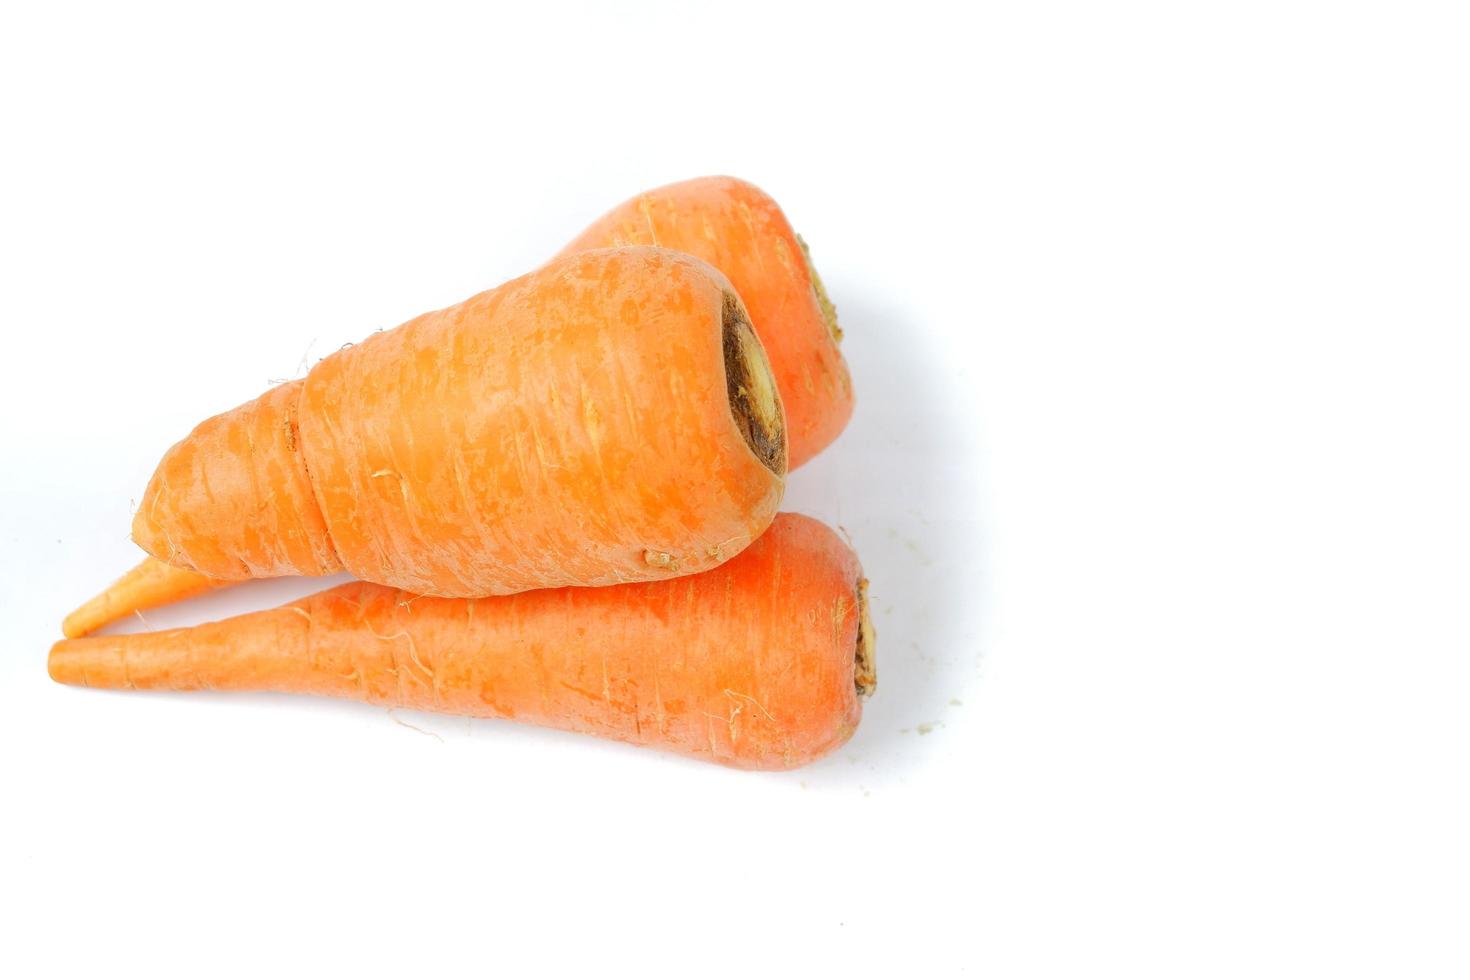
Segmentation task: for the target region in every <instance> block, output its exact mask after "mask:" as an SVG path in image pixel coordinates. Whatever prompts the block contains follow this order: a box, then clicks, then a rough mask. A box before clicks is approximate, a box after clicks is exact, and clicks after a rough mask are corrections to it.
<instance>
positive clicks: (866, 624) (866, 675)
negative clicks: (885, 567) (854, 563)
mask: <svg viewBox="0 0 1470 980" xmlns="http://www.w3.org/2000/svg"><path fill="white" fill-rule="evenodd" d="M857 592H858V634H857V650H856V653H855V654H854V656H853V663H852V680H853V684H854V685H855V686H856V687H857V692H858V695H859V696H860V697H865V698H866V697H869V696H871V695H872V693H873V692H874V691H875V690H877V689H878V661H877V660H876V659H875V653H876V652H877V646H878V633H877V631H876V630H874V629H873V617H872V614H871V613H870V612H869V611H868V580H867V579H865V578H860V579H858V584H857Z"/></svg>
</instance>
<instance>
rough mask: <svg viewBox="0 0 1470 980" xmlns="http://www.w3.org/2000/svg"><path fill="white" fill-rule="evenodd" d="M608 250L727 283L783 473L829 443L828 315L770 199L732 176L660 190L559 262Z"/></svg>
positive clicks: (832, 335)
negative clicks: (679, 256)
mask: <svg viewBox="0 0 1470 980" xmlns="http://www.w3.org/2000/svg"><path fill="white" fill-rule="evenodd" d="M613 245H658V246H662V247H664V248H674V249H678V250H679V251H681V252H687V253H689V254H690V255H694V256H697V257H698V258H701V259H703V260H704V261H706V262H708V263H709V264H710V265H713V266H714V267H715V268H717V269H719V270H720V271H721V272H723V273H724V274H725V275H726V276H728V277H729V279H730V282H731V283H732V284H734V286H735V289H736V291H737V292H739V294H740V298H741V299H743V300H744V301H745V306H746V309H747V310H749V312H750V319H751V323H752V324H753V325H754V327H755V332H756V334H757V335H758V336H759V337H760V339H761V343H762V344H764V345H765V348H766V353H767V355H768V356H769V357H770V360H771V370H772V371H773V373H774V374H775V376H776V387H777V388H778V389H779V390H780V392H781V400H782V403H783V404H784V405H785V407H786V421H787V439H788V444H789V454H790V459H791V464H790V465H791V467H792V468H793V469H795V468H796V467H798V466H800V465H801V464H802V463H805V462H806V461H807V460H809V459H811V458H812V457H813V456H815V455H816V454H817V453H818V452H820V451H821V450H822V449H823V448H824V447H826V446H827V445H828V444H830V443H831V442H832V440H834V439H836V438H837V436H838V435H839V434H840V433H841V432H842V430H843V428H844V427H845V426H846V425H847V421H848V419H849V418H851V416H852V409H853V391H852V379H851V376H850V375H849V373H848V370H847V363H846V361H844V360H843V358H842V352H841V350H840V349H839V347H838V337H839V336H840V331H839V330H837V329H836V323H835V312H834V313H833V318H834V319H833V323H832V324H831V325H829V324H828V322H827V316H826V314H825V313H824V310H823V305H822V299H821V298H820V297H819V291H818V290H819V286H818V282H819V280H817V279H816V276H815V273H814V272H813V269H812V266H811V264H810V261H809V259H808V258H807V256H806V254H805V251H806V250H805V246H804V245H803V243H802V242H801V241H800V240H799V239H798V238H797V235H796V233H795V232H794V231H793V230H792V228H791V223H790V222H789V221H787V220H786V215H785V214H783V213H782V211H781V208H780V207H779V206H778V205H777V204H776V202H775V200H773V199H772V198H771V197H770V195H768V194H766V193H765V192H764V191H762V190H761V189H760V188H758V187H756V186H754V185H753V184H749V183H747V182H745V181H743V180H738V179H736V178H734V177H699V178H696V179H694V180H686V181H682V182H680V183H677V184H669V185H668V186H665V187H660V188H658V189H656V190H652V191H648V192H646V193H644V194H639V195H638V196H637V197H634V198H632V199H630V200H628V201H625V202H624V203H622V204H620V205H618V206H617V207H616V208H614V209H613V210H611V211H609V212H608V213H607V214H605V215H603V216H602V217H601V218H599V219H598V220H597V221H595V222H594V223H593V224H592V225H591V226H589V227H588V228H587V229H586V230H585V231H583V232H582V233H581V234H580V235H578V236H577V237H576V238H575V239H573V240H572V242H571V243H570V244H569V245H567V246H566V248H564V249H563V250H562V251H561V252H560V253H559V255H561V256H566V255H570V254H573V253H575V252H578V251H581V250H584V249H589V248H603V247H607V246H613ZM821 295H822V296H824V295H825V294H821Z"/></svg>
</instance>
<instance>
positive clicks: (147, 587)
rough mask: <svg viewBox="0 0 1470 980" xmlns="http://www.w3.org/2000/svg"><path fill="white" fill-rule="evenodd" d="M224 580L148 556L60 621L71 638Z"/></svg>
mask: <svg viewBox="0 0 1470 980" xmlns="http://www.w3.org/2000/svg"><path fill="white" fill-rule="evenodd" d="M220 585H221V583H220V582H219V580H217V579H212V578H209V577H207V576H204V575H200V574H199V573H198V572H191V571H189V570H188V569H187V568H178V567H177V566H174V565H169V564H166V563H165V562H161V561H159V560H158V559H156V558H151V557H150V558H145V559H143V561H141V562H139V563H138V564H137V565H135V566H134V567H133V568H132V569H130V570H129V571H128V572H127V574H125V575H124V576H123V577H122V578H120V579H118V580H117V581H116V582H114V583H112V584H111V585H110V586H108V587H107V588H106V589H105V590H104V591H103V592H101V593H99V594H98V595H96V596H94V597H93V598H92V599H89V600H88V601H87V602H86V604H84V605H82V606H81V607H80V608H78V609H77V610H76V611H75V612H73V613H72V614H71V615H69V616H67V617H66V619H65V620H63V621H62V624H61V634H62V635H63V636H65V637H67V638H68V639H75V638H77V637H79V636H86V635H87V634H88V633H90V632H92V631H93V630H95V629H99V628H101V627H103V626H105V625H107V624H108V623H110V622H112V621H113V620H115V619H118V618H120V617H122V616H129V615H132V614H133V613H135V612H141V611H142V610H144V609H153V608H155V607H157V606H162V605H167V604H168V603H170V602H180V601H182V600H184V599H189V598H192V597H193V596H196V595H203V594H204V593H206V592H209V591H211V590H213V589H217V588H219V586H220Z"/></svg>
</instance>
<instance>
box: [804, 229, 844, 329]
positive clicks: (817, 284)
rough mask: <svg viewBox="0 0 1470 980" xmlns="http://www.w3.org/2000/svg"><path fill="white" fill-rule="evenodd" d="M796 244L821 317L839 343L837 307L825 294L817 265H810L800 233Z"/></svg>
mask: <svg viewBox="0 0 1470 980" xmlns="http://www.w3.org/2000/svg"><path fill="white" fill-rule="evenodd" d="M796 244H798V245H800V246H801V257H802V258H803V259H805V260H806V272H807V275H809V276H811V277H812V289H813V290H815V291H816V294H817V305H818V306H820V307H821V308H822V319H823V320H826V321H827V330H828V331H829V332H830V333H831V334H832V339H833V341H835V342H837V343H839V344H840V343H842V328H841V327H839V326H838V325H837V307H835V306H833V305H832V297H830V296H828V295H827V287H826V286H824V285H822V277H821V276H819V275H817V267H816V266H814V265H812V250H811V249H810V248H808V247H807V244H806V239H804V238H802V237H801V236H800V235H797V236H796Z"/></svg>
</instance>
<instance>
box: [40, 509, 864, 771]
mask: <svg viewBox="0 0 1470 980" xmlns="http://www.w3.org/2000/svg"><path fill="white" fill-rule="evenodd" d="M861 578H862V570H861V568H860V566H859V564H858V560H857V556H856V555H855V554H853V552H852V550H851V549H850V548H848V547H847V545H846V544H844V543H843V542H842V540H841V539H840V538H839V537H838V536H837V535H836V534H835V533H833V532H832V531H831V530H830V529H829V528H827V527H826V526H825V525H823V524H821V523H820V522H818V521H815V520H813V519H811V518H808V517H803V516H800V515H794V514H782V515H780V516H779V517H777V518H776V520H775V522H774V523H773V524H772V525H771V528H770V530H769V531H767V532H766V534H764V535H763V536H762V537H761V538H760V539H759V540H758V541H756V542H755V543H754V544H752V545H751V546H750V547H749V548H747V549H745V551H743V552H742V553H741V554H740V555H738V556H736V557H735V558H733V559H731V560H730V561H728V562H726V563H725V564H723V565H721V566H719V567H717V568H714V569H711V570H709V571H705V572H701V573H699V574H698V575H691V576H687V577H684V578H680V579H677V580H667V581H660V582H645V583H630V584H626V585H618V586H611V587H607V588H599V589H583V588H564V589H549V590H541V591H536V592H524V593H520V594H517V595H509V596H497V597H490V598H485V599H441V598H433V597H426V596H414V595H411V594H408V593H405V592H402V591H400V590H396V589H391V588H387V587H384V586H378V585H371V584H367V583H357V582H354V583H350V584H348V585H343V586H339V587H338V588H335V589H331V590H328V591H326V592H321V593H318V594H316V595H314V596H310V597H308V598H306V599H303V600H300V601H298V602H295V603H292V604H290V605H287V606H282V607H280V608H278V609H272V610H267V611H264V612H258V613H250V614H248V615H245V616H239V617H235V618H234V619H228V620H224V621H221V622H218V623H210V624H206V625H204V626H198V627H194V628H192V629H181V630H170V631H166V632H158V633H143V634H133V635H129V636H108V637H90V638H87V639H80V640H63V641H61V642H59V643H57V644H56V646H54V647H53V648H52V650H51V655H50V660H49V669H50V672H51V676H52V678H53V679H55V680H57V681H59V682H61V683H64V684H76V685H83V686H90V687H101V688H123V689H138V690H150V689H152V690H198V689H209V690H237V691H262V690H265V691H285V692H295V693H304V694H318V695H327V696H332V697H340V698H350V699H354V700H360V701H366V702H369V703H372V704H379V705H386V706H391V707H405V708H415V709H420V710H426V711H440V712H447V713H453V714H461V715H472V716H477V717H485V718H504V719H515V720H518V721H524V722H528V723H531V724H537V725H543V726H549V727H554V728H561V729H565V730H570V731H575V732H582V733H585V734H589V735H596V736H600V737H604V738H612V739H617V740H620V741H624V742H631V743H633V744H637V745H645V746H651V747H656V748H661V749H666V750H669V751H674V752H679V753H682V754H684V755H688V756H692V757H695V758H700V759H705V760H708V761H712V762H718V763H721V764H724V765H728V766H734V767H737V768H746V769H789V768H793V767H796V766H800V765H804V764H806V763H809V762H811V761H813V760H815V759H817V758H820V757H821V756H823V755H826V754H827V753H830V752H832V751H833V750H835V749H836V748H837V747H839V746H840V745H842V743H844V742H845V741H846V740H847V739H848V738H849V737H850V736H851V734H852V732H853V730H854V729H855V728H856V726H857V724H858V721H859V719H860V718H861V712H862V708H861V702H860V699H859V697H858V694H857V690H856V687H855V685H854V676H855V670H856V669H857V665H856V663H855V656H856V649H857V646H858V640H859V624H860V622H861V621H862V617H863V609H862V608H860V604H861V595H860V590H859V585H858V583H859V581H860V580H861Z"/></svg>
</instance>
